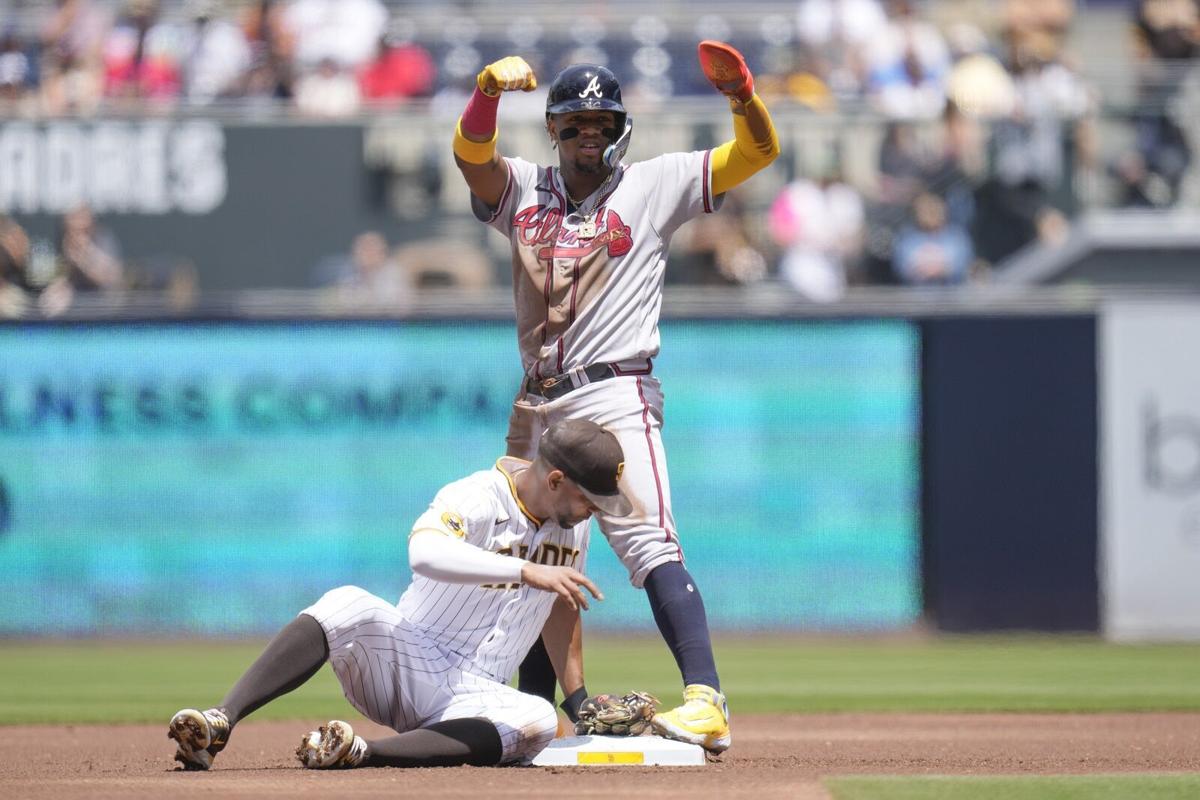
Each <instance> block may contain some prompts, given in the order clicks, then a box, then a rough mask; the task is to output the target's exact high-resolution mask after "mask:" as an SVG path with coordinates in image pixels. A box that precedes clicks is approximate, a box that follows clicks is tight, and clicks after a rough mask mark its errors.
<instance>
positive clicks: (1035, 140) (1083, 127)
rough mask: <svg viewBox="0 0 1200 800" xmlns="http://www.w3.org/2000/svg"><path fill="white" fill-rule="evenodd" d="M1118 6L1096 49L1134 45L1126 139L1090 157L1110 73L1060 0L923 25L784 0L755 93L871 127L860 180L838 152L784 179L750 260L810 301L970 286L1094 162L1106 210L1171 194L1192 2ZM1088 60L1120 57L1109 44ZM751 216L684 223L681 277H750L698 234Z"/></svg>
mask: <svg viewBox="0 0 1200 800" xmlns="http://www.w3.org/2000/svg"><path fill="white" fill-rule="evenodd" d="M963 5H967V4H963ZM944 8H945V7H943V10H944ZM1130 9H1131V12H1130V13H1131V18H1130V23H1131V24H1130V27H1131V33H1132V39H1133V42H1134V45H1133V47H1132V48H1128V47H1127V46H1126V43H1124V42H1122V43H1111V42H1106V45H1107V46H1110V47H1113V48H1114V49H1115V48H1116V47H1118V46H1119V47H1121V48H1122V50H1123V51H1124V50H1132V53H1133V58H1132V59H1130V62H1131V63H1130V71H1131V72H1133V74H1134V76H1133V83H1134V97H1133V102H1132V104H1131V105H1130V108H1131V109H1132V110H1131V111H1128V112H1125V113H1127V115H1128V122H1129V127H1130V128H1131V129H1132V135H1131V136H1130V137H1129V138H1130V139H1131V140H1132V142H1131V145H1130V146H1128V147H1126V148H1123V149H1118V150H1117V151H1115V153H1102V152H1101V148H1100V147H1099V146H1098V134H1097V116H1098V110H1099V107H1100V104H1101V103H1102V102H1103V92H1104V90H1106V89H1107V88H1109V87H1104V86H1096V85H1092V84H1091V83H1089V81H1087V80H1086V79H1085V78H1084V77H1083V75H1082V72H1081V70H1080V68H1079V66H1078V64H1079V59H1078V58H1077V57H1075V56H1074V55H1073V54H1072V53H1071V52H1070V49H1069V41H1068V37H1069V33H1070V31H1071V28H1072V24H1073V23H1074V22H1075V20H1076V14H1077V8H1076V6H1075V3H1074V2H1073V0H1005V1H1004V2H1002V3H998V4H996V5H995V6H993V7H991V8H990V9H989V10H990V11H991V12H993V13H994V14H996V15H997V16H994V17H989V16H988V15H987V14H984V15H982V16H978V15H977V16H976V17H974V18H972V17H971V16H970V15H967V14H960V15H957V17H954V16H951V17H950V18H947V19H943V20H940V23H941V24H936V25H935V24H934V21H933V20H932V19H929V18H926V17H924V16H922V14H920V13H919V12H918V8H917V6H915V5H914V3H913V2H912V1H911V0H801V2H800V4H799V7H798V12H797V31H798V36H797V43H796V46H794V47H792V48H791V49H790V50H789V51H788V52H787V53H786V55H783V56H781V57H782V58H785V59H786V61H787V66H786V67H785V68H784V69H781V70H778V71H776V72H774V73H768V74H767V75H766V76H764V80H763V81H762V82H761V83H760V89H761V90H762V91H764V92H767V93H771V94H773V95H774V96H776V97H788V98H790V99H792V100H793V101H795V102H797V103H800V104H803V105H805V106H807V107H809V108H811V109H812V111H813V112H814V113H815V114H822V113H830V112H837V111H843V112H846V111H851V112H852V111H853V110H854V109H857V108H862V107H864V106H865V107H867V108H870V109H871V110H872V111H874V112H875V114H877V115H878V116H879V117H881V118H882V119H883V125H882V131H883V132H882V135H881V137H880V139H879V145H878V149H877V151H876V152H877V158H876V161H875V163H874V165H873V169H872V170H871V174H870V175H869V176H867V177H866V178H865V179H864V178H863V176H861V175H859V176H856V179H854V180H852V179H851V178H850V177H849V176H848V175H847V174H846V171H845V170H844V169H843V166H844V165H843V161H844V159H843V158H842V154H841V153H840V152H835V153H834V155H833V157H832V158H830V159H827V160H826V161H827V163H826V164H825V166H824V167H823V168H821V169H818V170H816V171H810V172H811V174H797V175H794V176H792V179H791V180H790V181H789V182H788V185H787V186H785V187H784V188H783V190H782V191H781V192H780V193H779V194H778V196H777V197H775V199H774V201H773V203H772V204H771V206H770V209H769V212H768V214H767V219H766V225H765V234H764V235H761V236H759V237H758V242H757V244H758V249H759V250H760V251H761V253H762V257H763V260H765V261H766V262H768V263H774V264H777V265H778V276H779V277H780V278H781V279H782V280H784V281H786V282H787V283H789V284H790V285H791V286H793V287H794V288H795V289H796V290H797V291H799V292H800V293H802V294H803V295H805V296H807V297H809V298H811V299H813V300H818V301H824V300H834V299H837V298H838V297H840V296H841V295H842V293H843V292H844V291H845V290H846V288H847V287H848V286H850V285H879V284H900V285H951V284H963V283H967V282H970V281H976V282H980V281H987V280H988V279H989V277H990V276H991V275H992V274H993V271H994V270H995V269H997V268H1002V266H1003V264H1004V261H1005V259H1007V258H1009V257H1010V256H1013V255H1014V254H1015V253H1017V252H1018V251H1020V250H1021V249H1022V248H1024V247H1026V246H1028V245H1030V244H1031V243H1036V242H1042V243H1045V244H1049V245H1055V244H1059V243H1061V242H1063V241H1064V240H1065V238H1066V237H1067V235H1068V233H1069V224H1070V223H1069V220H1070V218H1071V217H1072V216H1073V215H1074V214H1076V213H1077V212H1078V211H1079V210H1080V204H1081V201H1080V197H1079V191H1078V186H1079V184H1080V183H1081V182H1083V181H1085V180H1087V179H1088V178H1089V177H1094V176H1101V179H1102V182H1103V183H1104V185H1105V186H1106V187H1107V194H1108V198H1107V202H1108V203H1109V204H1111V205H1114V206H1118V207H1128V208H1166V207H1170V206H1173V205H1175V204H1176V203H1178V202H1179V200H1180V197H1181V192H1182V190H1183V188H1184V183H1185V177H1186V175H1187V173H1188V170H1189V168H1190V167H1191V164H1192V149H1193V148H1192V145H1191V143H1190V142H1189V133H1188V131H1187V129H1186V120H1187V114H1186V112H1185V111H1184V110H1181V108H1180V107H1181V106H1182V105H1183V103H1182V98H1183V97H1184V96H1185V94H1184V92H1185V89H1186V87H1187V81H1188V79H1189V76H1191V75H1192V73H1193V67H1194V65H1195V63H1196V58H1197V56H1198V55H1200V4H1198V2H1197V0H1137V1H1136V2H1134V3H1132V4H1131V5H1130ZM989 20H990V24H988V22H989ZM1104 58H1108V59H1109V60H1110V61H1111V62H1113V64H1115V68H1116V69H1117V70H1120V69H1121V66H1120V62H1121V59H1120V58H1119V57H1118V56H1117V52H1113V53H1109V54H1108V55H1107V56H1104V55H1100V56H1099V59H1101V60H1103V59H1104ZM1096 60H1097V54H1092V61H1093V64H1094V65H1095V63H1096ZM1099 67H1100V72H1101V73H1104V72H1105V69H1106V67H1105V65H1099ZM1107 69H1108V71H1107V74H1110V75H1112V76H1113V77H1114V78H1116V79H1118V80H1119V79H1120V76H1119V75H1115V74H1113V72H1112V69H1111V67H1109V68H1107ZM1109 116H1110V118H1111V117H1112V116H1113V114H1112V112H1111V111H1110V112H1109ZM801 160H802V159H796V161H801ZM1093 183H1095V181H1093ZM736 218H737V217H736V215H735V216H734V219H736ZM754 221H755V220H754V219H753V218H751V217H743V219H742V222H743V224H742V225H741V226H740V231H738V232H727V233H725V234H722V235H721V236H719V237H718V236H714V235H713V234H712V233H711V232H704V233H703V234H702V235H700V236H699V237H694V238H693V243H694V245H696V247H695V250H696V252H695V253H694V254H693V257H692V258H691V260H690V269H691V272H692V274H690V275H689V274H685V275H683V276H682V277H681V278H680V279H681V280H682V281H685V282H692V281H695V280H700V281H702V282H710V281H715V282H718V283H721V282H725V283H743V282H746V281H747V276H748V275H756V274H758V273H756V272H749V273H748V272H746V271H744V270H739V269H738V268H737V267H736V266H735V264H734V261H733V260H731V259H729V258H722V257H721V256H720V254H719V253H717V252H716V251H715V250H714V249H713V248H711V247H709V246H708V245H707V244H706V242H711V241H714V240H717V239H720V240H721V241H722V242H723V243H726V244H727V242H728V241H733V240H739V239H740V240H744V241H746V240H752V239H753V237H750V236H748V235H747V232H748V231H751V230H753V229H754V227H755V225H754ZM708 224H709V225H710V226H715V225H718V224H723V225H727V226H728V225H730V222H729V221H728V220H726V221H724V222H722V223H716V222H713V223H708ZM760 227H761V226H760ZM725 249H726V250H728V247H727V246H726V247H725ZM740 263H743V264H744V263H747V258H746V256H745V255H744V254H743V255H742V256H741V258H740ZM750 279H754V278H750Z"/></svg>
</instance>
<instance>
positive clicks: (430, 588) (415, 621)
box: [301, 458, 589, 763]
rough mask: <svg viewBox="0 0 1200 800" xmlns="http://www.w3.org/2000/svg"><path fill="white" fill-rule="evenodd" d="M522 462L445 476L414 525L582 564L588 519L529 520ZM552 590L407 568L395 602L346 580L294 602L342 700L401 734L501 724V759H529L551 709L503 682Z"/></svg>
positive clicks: (546, 611) (549, 723)
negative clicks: (311, 628)
mask: <svg viewBox="0 0 1200 800" xmlns="http://www.w3.org/2000/svg"><path fill="white" fill-rule="evenodd" d="M524 466H525V462H522V461H520V460H519V459H512V458H502V459H500V460H499V461H498V462H497V463H496V468H495V469H492V470H486V471H483V472H476V473H474V474H473V475H469V476H468V477H466V478H463V479H462V480H459V481H455V482H454V483H451V484H448V485H447V486H445V487H444V488H443V489H442V490H441V491H440V492H438V494H437V496H436V497H435V498H434V500H433V503H432V504H431V505H430V506H429V509H428V510H427V511H426V512H425V513H424V514H422V515H421V516H420V517H419V518H418V519H417V522H416V524H415V525H414V526H413V532H414V533H416V532H417V531H434V532H437V533H441V534H443V535H446V536H454V537H457V538H459V539H462V540H464V541H466V542H467V543H469V544H472V545H475V546H476V547H479V548H482V549H484V550H488V551H491V552H498V553H501V554H503V555H512V556H516V557H518V558H521V559H524V560H527V561H534V562H537V563H541V564H552V565H561V566H572V567H575V568H576V569H578V570H580V571H583V568H584V562H585V560H586V556H587V544H588V525H589V522H588V521H586V520H585V521H584V522H581V523H579V524H578V525H576V526H575V527H573V528H562V527H560V526H558V525H557V524H556V523H555V522H553V521H552V520H547V521H545V522H542V521H540V520H535V519H534V518H533V517H532V516H531V515H530V514H529V513H528V511H527V510H526V509H525V508H524V506H523V505H522V504H521V502H520V500H519V499H518V498H517V496H516V489H515V486H514V485H513V483H512V472H513V471H514V470H519V469H520V468H522V467H524ZM556 597H557V595H555V594H553V593H551V592H544V591H539V590H537V589H533V588H531V587H528V586H525V585H522V584H505V585H493V586H474V585H469V584H452V583H443V582H441V581H436V580H432V579H429V578H426V577H423V576H420V575H415V574H414V575H413V580H412V583H411V584H410V585H409V587H408V589H406V590H405V592H404V594H403V595H402V596H401V598H400V602H399V603H398V604H397V605H394V606H393V605H392V604H390V603H388V602H387V601H385V600H382V599H380V598H378V597H376V596H374V595H372V594H370V593H368V592H366V591H364V590H363V589H359V588H358V587H356V586H343V587H341V588H339V589H334V590H333V591H331V592H328V593H326V594H325V595H324V596H323V597H322V598H321V599H320V600H318V601H317V602H316V603H315V604H313V605H312V606H310V607H309V608H306V609H305V610H304V611H303V612H301V613H304V614H308V615H309V616H311V617H313V618H315V619H316V620H317V622H319V623H320V624H321V627H322V628H324V630H325V635H326V638H327V639H328V641H329V660H330V663H331V665H332V666H333V670H334V673H335V674H336V675H337V677H338V680H339V681H340V682H341V685H342V690H343V691H344V692H345V694H346V699H348V700H349V701H350V703H351V705H353V706H354V707H355V708H356V709H358V711H359V712H361V713H362V714H363V715H364V716H366V717H367V718H369V719H371V720H374V721H375V722H378V723H381V724H383V725H387V726H389V727H391V728H393V729H394V730H396V731H399V732H402V733H403V732H404V731H410V730H414V729H416V728H420V727H423V726H426V725H429V724H431V723H434V722H439V721H442V720H448V719H461V718H464V717H483V718H485V719H487V720H490V721H491V722H492V723H494V724H495V725H496V727H497V729H498V730H499V731H500V738H501V742H502V744H503V748H504V749H503V756H502V759H501V760H502V763H511V762H527V761H529V760H531V759H532V758H533V757H534V756H535V755H537V754H538V753H539V752H541V750H542V748H544V747H545V746H546V744H548V743H549V742H550V740H551V739H552V738H553V737H554V733H555V730H556V727H557V725H558V719H557V716H556V714H555V710H554V707H553V706H551V705H550V704H549V703H548V702H546V701H545V700H543V699H541V698H539V697H534V696H532V695H528V694H522V693H521V692H518V691H517V690H516V689H513V688H511V687H509V686H507V685H506V684H507V682H508V680H509V678H510V677H511V676H512V675H513V674H514V673H515V672H516V670H517V666H518V665H519V664H520V663H521V661H522V660H523V659H524V658H525V655H526V654H527V653H528V651H529V648H530V647H531V646H532V645H533V643H534V642H535V641H536V640H537V638H538V636H539V635H540V634H541V632H542V627H543V626H544V625H545V623H546V619H547V618H548V617H549V616H550V609H551V607H552V606H553V605H554V601H555V598H556Z"/></svg>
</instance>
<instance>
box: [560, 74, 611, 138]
mask: <svg viewBox="0 0 1200 800" xmlns="http://www.w3.org/2000/svg"><path fill="white" fill-rule="evenodd" d="M568 111H612V112H613V113H615V114H616V115H617V129H618V130H620V129H621V128H623V127H624V121H625V106H623V105H622V104H621V84H619V83H617V76H616V75H613V74H612V71H611V70H609V69H608V68H607V67H600V66H597V65H595V64H572V65H571V66H569V67H567V68H566V69H564V70H563V71H562V72H560V73H558V76H557V77H555V79H554V83H552V84H550V94H549V95H547V97H546V115H547V116H549V115H550V114H565V113H566V112H568Z"/></svg>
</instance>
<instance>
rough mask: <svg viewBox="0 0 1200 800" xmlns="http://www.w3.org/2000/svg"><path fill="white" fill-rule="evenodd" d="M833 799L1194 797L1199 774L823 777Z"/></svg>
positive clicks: (1169, 799) (1130, 799)
mask: <svg viewBox="0 0 1200 800" xmlns="http://www.w3.org/2000/svg"><path fill="white" fill-rule="evenodd" d="M825 785H826V787H827V788H828V789H829V791H830V792H831V794H832V795H833V800H959V799H960V798H962V799H963V800H1109V799H1110V798H1111V800H1135V799H1136V800H1194V798H1196V797H1200V775H1136V774H1135V775H1022V776H997V777H983V776H980V777H948V776H933V777H926V776H922V777H894V778H893V777H846V778H829V779H827V780H826V781H825Z"/></svg>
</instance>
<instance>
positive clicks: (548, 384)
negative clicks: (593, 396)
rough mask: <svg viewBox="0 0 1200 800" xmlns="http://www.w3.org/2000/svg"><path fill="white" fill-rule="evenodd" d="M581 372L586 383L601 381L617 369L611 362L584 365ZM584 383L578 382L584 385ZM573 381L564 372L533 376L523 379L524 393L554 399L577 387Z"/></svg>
mask: <svg viewBox="0 0 1200 800" xmlns="http://www.w3.org/2000/svg"><path fill="white" fill-rule="evenodd" d="M583 374H584V375H586V376H587V382H588V383H595V382H596V381H602V380H604V379H605V378H614V377H616V375H617V371H616V370H615V369H613V365H612V364H593V365H592V366H590V367H584V369H583ZM585 385H586V384H583V383H581V384H579V386H585ZM579 386H576V385H575V381H573V380H571V373H569V372H564V373H563V374H561V375H553V376H551V377H549V378H542V379H541V380H536V379H534V378H526V379H525V392H526V394H536V395H537V396H538V397H544V398H546V399H547V400H555V399H557V398H559V397H562V396H563V395H564V394H566V393H567V392H569V391H571V390H572V389H578V388H579Z"/></svg>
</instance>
